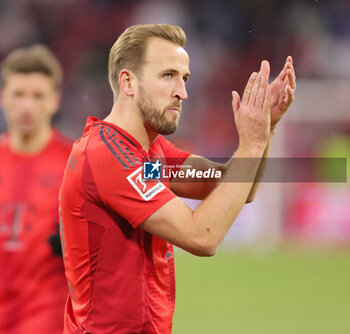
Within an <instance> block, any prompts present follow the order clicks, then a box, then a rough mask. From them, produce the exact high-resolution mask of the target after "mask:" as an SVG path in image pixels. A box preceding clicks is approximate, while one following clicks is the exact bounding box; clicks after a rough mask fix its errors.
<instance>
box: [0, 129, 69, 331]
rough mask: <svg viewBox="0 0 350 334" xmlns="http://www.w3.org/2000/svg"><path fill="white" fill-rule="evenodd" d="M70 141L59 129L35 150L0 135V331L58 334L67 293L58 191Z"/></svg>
mask: <svg viewBox="0 0 350 334" xmlns="http://www.w3.org/2000/svg"><path fill="white" fill-rule="evenodd" d="M70 149H71V143H70V142H69V141H68V140H67V139H65V138H63V137H62V136H61V135H60V134H59V133H58V132H57V131H54V132H53V135H52V138H51V140H50V142H49V144H48V145H47V147H46V148H45V149H44V150H42V151H41V152H40V153H38V154H35V155H20V154H16V153H14V152H12V151H11V149H10V148H9V143H8V137H7V134H3V135H2V136H1V138H0V333H6V334H22V333H35V334H44V333H45V334H47V333H50V334H56V333H57V334H58V333H62V331H63V313H64V304H65V300H66V299H67V295H68V287H67V282H66V279H65V276H64V267H63V261H62V257H61V256H58V255H54V252H53V249H52V247H51V245H50V244H49V241H48V239H49V237H50V236H51V235H52V234H54V233H57V231H58V192H59V187H60V184H61V181H62V176H63V171H64V168H65V165H66V162H67V159H68V156H69V152H70Z"/></svg>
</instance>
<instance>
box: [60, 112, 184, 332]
mask: <svg viewBox="0 0 350 334" xmlns="http://www.w3.org/2000/svg"><path fill="white" fill-rule="evenodd" d="M188 156H189V154H188V153H186V152H183V151H180V150H178V149H177V148H176V147H175V146H174V145H173V144H171V143H170V142H169V141H167V140H166V139H165V138H163V137H162V136H158V137H157V139H156V140H155V142H154V143H153V144H152V145H151V147H150V148H149V150H148V152H146V151H144V150H143V149H142V146H141V145H140V144H139V143H138V142H137V141H136V139H135V138H133V137H132V136H131V135H130V134H129V133H127V132H126V131H124V130H123V129H121V128H119V127H117V126H115V125H113V124H110V123H107V122H103V121H100V120H98V119H96V118H93V117H90V118H88V121H87V124H86V127H85V130H84V133H83V136H82V138H81V139H79V140H78V141H77V142H75V144H74V145H73V149H72V152H71V155H70V157H69V160H68V164H67V167H66V170H65V174H64V177H63V183H62V187H61V194H60V212H61V217H62V220H61V222H62V224H61V227H62V229H61V238H62V244H63V248H64V263H65V269H66V276H67V279H68V285H69V288H70V295H69V297H68V301H67V304H66V311H65V331H64V333H67V334H68V333H94V334H99V333H101V334H102V333H103V334H112V333H113V334H121V333H128V334H130V333H161V334H166V333H170V332H171V327H172V316H173V312H174V305H175V271H174V255H173V247H172V245H171V244H169V243H167V242H166V241H164V240H161V239H159V238H157V237H155V236H153V235H151V234H149V233H147V232H145V231H144V230H142V229H141V228H138V226H139V224H141V223H142V222H143V221H144V220H145V219H146V218H147V217H149V216H150V215H151V214H152V213H154V212H155V211H156V210H158V209H159V208H160V207H161V206H163V205H164V204H165V203H167V202H168V201H169V200H170V199H172V198H174V197H175V194H174V193H173V192H171V191H170V189H169V188H170V185H169V182H167V183H164V182H163V183H162V182H160V181H159V180H145V179H143V175H142V169H143V162H146V161H155V160H157V159H161V158H167V157H169V158H176V159H178V160H177V162H178V163H179V164H181V163H182V162H183V161H185V160H186V158H187V157H188Z"/></svg>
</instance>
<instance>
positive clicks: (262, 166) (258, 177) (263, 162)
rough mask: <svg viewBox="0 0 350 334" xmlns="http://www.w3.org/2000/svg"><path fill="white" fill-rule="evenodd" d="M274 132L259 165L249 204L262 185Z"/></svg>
mask: <svg viewBox="0 0 350 334" xmlns="http://www.w3.org/2000/svg"><path fill="white" fill-rule="evenodd" d="M274 132H275V128H271V131H270V136H269V140H268V142H267V145H266V148H265V151H264V155H263V157H262V159H261V161H260V165H259V168H258V171H257V173H256V176H255V180H254V183H253V186H252V188H251V190H250V193H249V195H248V198H247V203H250V202H252V201H253V200H254V198H255V195H256V192H257V190H258V188H259V185H260V181H261V178H262V176H263V175H264V171H265V169H266V165H267V158H268V156H269V154H270V147H271V142H272V137H273V135H274Z"/></svg>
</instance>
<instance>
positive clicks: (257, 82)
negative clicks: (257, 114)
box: [248, 72, 262, 106]
mask: <svg viewBox="0 0 350 334" xmlns="http://www.w3.org/2000/svg"><path fill="white" fill-rule="evenodd" d="M261 78H262V72H259V74H258V76H257V77H256V80H255V82H254V85H253V87H252V91H251V93H250V96H249V101H248V103H249V104H250V105H251V106H254V105H255V100H256V96H257V94H258V91H259V86H260V81H261Z"/></svg>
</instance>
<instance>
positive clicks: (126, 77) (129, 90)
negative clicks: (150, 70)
mask: <svg viewBox="0 0 350 334" xmlns="http://www.w3.org/2000/svg"><path fill="white" fill-rule="evenodd" d="M118 82H119V88H120V90H121V91H123V92H124V94H125V95H126V96H134V84H135V83H134V82H135V75H134V74H133V73H132V72H131V71H130V70H127V69H122V70H121V71H120V73H119V77H118Z"/></svg>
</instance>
